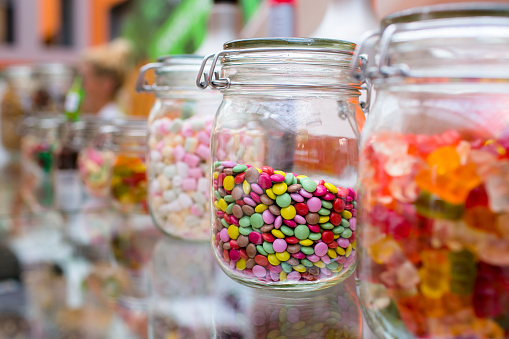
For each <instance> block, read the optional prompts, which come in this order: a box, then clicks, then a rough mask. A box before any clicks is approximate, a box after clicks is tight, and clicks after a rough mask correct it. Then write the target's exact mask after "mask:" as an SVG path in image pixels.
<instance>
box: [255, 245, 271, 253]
mask: <svg viewBox="0 0 509 339" xmlns="http://www.w3.org/2000/svg"><path fill="white" fill-rule="evenodd" d="M256 250H257V251H258V253H260V254H261V255H264V256H268V255H269V254H268V253H267V252H265V250H264V249H263V246H262V245H256Z"/></svg>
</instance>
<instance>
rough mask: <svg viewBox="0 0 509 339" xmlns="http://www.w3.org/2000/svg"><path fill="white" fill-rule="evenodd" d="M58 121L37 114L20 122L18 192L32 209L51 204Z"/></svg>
mask: <svg viewBox="0 0 509 339" xmlns="http://www.w3.org/2000/svg"><path fill="white" fill-rule="evenodd" d="M60 123H61V119H59V118H54V117H47V116H40V117H29V118H26V119H25V120H24V121H23V124H22V138H21V165H22V176H23V180H22V183H21V187H20V191H21V192H20V193H21V197H22V199H23V202H24V203H25V205H26V206H27V207H28V209H29V210H30V211H31V212H36V213H37V212H42V211H44V210H46V209H49V208H53V207H54V198H55V197H54V189H53V188H54V183H53V180H54V175H53V173H54V163H55V162H54V152H55V150H56V149H57V148H58V128H59V125H60Z"/></svg>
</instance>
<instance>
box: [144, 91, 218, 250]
mask: <svg viewBox="0 0 509 339" xmlns="http://www.w3.org/2000/svg"><path fill="white" fill-rule="evenodd" d="M219 103H220V96H219V95H217V93H214V92H212V91H199V90H191V91H181V92H178V91H173V92H172V93H171V94H169V93H167V95H164V94H163V93H160V94H158V98H157V100H156V102H155V104H154V107H153V108H152V111H151V113H150V116H149V121H148V130H149V135H148V156H147V168H148V180H149V188H148V204H149V206H150V213H151V215H152V217H153V219H154V223H155V224H156V225H157V227H158V228H159V229H161V231H163V232H164V233H167V234H169V235H172V236H176V237H179V238H183V239H188V240H206V239H208V238H209V221H210V214H209V204H208V199H209V169H210V148H209V144H210V129H211V125H212V120H213V119H214V115H215V113H216V111H217V107H218V106H219Z"/></svg>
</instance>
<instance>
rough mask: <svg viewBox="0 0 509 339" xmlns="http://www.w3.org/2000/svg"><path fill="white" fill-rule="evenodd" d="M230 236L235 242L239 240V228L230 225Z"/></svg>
mask: <svg viewBox="0 0 509 339" xmlns="http://www.w3.org/2000/svg"><path fill="white" fill-rule="evenodd" d="M228 235H229V236H230V238H232V239H234V240H235V239H237V238H238V237H239V228H238V227H237V226H235V225H230V227H228Z"/></svg>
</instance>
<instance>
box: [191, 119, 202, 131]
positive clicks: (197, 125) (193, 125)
mask: <svg viewBox="0 0 509 339" xmlns="http://www.w3.org/2000/svg"><path fill="white" fill-rule="evenodd" d="M204 128H205V121H203V120H194V121H191V129H192V130H193V131H195V132H198V131H199V130H201V129H204Z"/></svg>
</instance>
